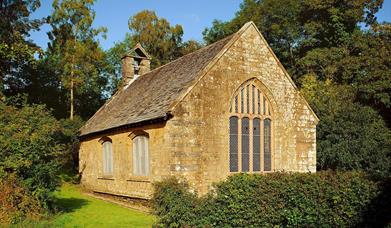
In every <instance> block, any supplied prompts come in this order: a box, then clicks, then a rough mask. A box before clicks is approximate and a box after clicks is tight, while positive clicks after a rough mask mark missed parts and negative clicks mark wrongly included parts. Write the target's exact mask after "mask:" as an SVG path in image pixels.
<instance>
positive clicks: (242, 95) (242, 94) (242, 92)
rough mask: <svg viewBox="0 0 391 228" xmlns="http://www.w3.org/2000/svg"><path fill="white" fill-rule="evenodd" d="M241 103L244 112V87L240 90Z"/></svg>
mask: <svg viewBox="0 0 391 228" xmlns="http://www.w3.org/2000/svg"><path fill="white" fill-rule="evenodd" d="M240 93H241V94H240V105H241V107H240V110H241V111H242V112H241V113H244V101H243V99H244V88H243V89H242V90H241V91H240Z"/></svg>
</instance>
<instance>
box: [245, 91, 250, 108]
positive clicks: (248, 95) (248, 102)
mask: <svg viewBox="0 0 391 228" xmlns="http://www.w3.org/2000/svg"><path fill="white" fill-rule="evenodd" d="M246 93H247V98H246V104H247V113H250V87H249V85H247V88H246Z"/></svg>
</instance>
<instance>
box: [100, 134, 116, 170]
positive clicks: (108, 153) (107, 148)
mask: <svg viewBox="0 0 391 228" xmlns="http://www.w3.org/2000/svg"><path fill="white" fill-rule="evenodd" d="M102 148H103V174H104V175H111V174H112V172H113V158H112V144H111V142H110V141H105V142H104V143H103V145H102Z"/></svg>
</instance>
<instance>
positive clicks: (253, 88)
mask: <svg viewBox="0 0 391 228" xmlns="http://www.w3.org/2000/svg"><path fill="white" fill-rule="evenodd" d="M251 94H252V96H251V97H252V102H251V111H252V113H253V114H255V86H254V85H253V86H252V91H251Z"/></svg>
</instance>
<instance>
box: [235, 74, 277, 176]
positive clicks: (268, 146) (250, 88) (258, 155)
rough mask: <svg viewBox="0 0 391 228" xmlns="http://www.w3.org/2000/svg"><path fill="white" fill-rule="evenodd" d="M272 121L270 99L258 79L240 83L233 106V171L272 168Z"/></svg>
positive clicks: (253, 170) (267, 169)
mask: <svg viewBox="0 0 391 228" xmlns="http://www.w3.org/2000/svg"><path fill="white" fill-rule="evenodd" d="M238 101H240V102H238ZM272 120H273V118H272V110H271V105H270V102H269V99H268V98H267V97H266V96H265V94H264V93H263V92H262V91H261V90H260V89H259V87H257V85H256V83H255V81H254V80H253V81H249V82H246V83H244V84H243V85H241V86H240V88H239V89H237V92H236V93H235V95H234V96H233V98H232V101H231V107H230V118H229V170H230V172H262V171H265V172H267V171H272V168H273V167H272Z"/></svg>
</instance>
